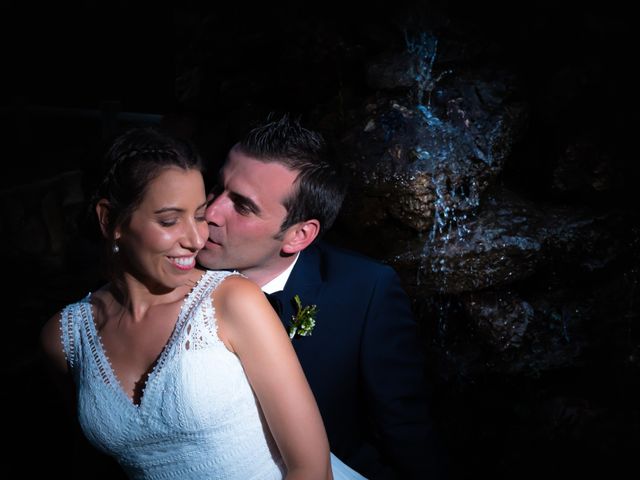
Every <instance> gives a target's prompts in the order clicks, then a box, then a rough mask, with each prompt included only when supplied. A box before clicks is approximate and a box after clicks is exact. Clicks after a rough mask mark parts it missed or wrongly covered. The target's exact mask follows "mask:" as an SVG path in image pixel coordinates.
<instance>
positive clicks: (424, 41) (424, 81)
mask: <svg viewBox="0 0 640 480" xmlns="http://www.w3.org/2000/svg"><path fill="white" fill-rule="evenodd" d="M404 41H405V44H406V46H407V51H408V52H409V53H410V54H411V55H412V56H413V58H414V59H415V70H414V71H415V75H414V80H415V82H416V88H415V90H414V92H413V100H414V101H415V103H416V104H418V105H421V104H423V103H424V97H425V92H426V95H427V101H426V105H427V106H428V107H430V106H431V92H432V91H433V90H434V89H435V87H436V83H437V82H439V81H440V79H441V78H442V77H443V76H444V75H446V74H448V73H451V71H450V70H446V71H444V72H442V73H441V74H440V75H438V76H434V75H433V64H434V62H435V60H436V56H437V53H438V39H437V38H436V37H435V36H434V35H432V34H430V33H429V32H425V31H423V32H420V33H418V34H417V35H415V36H412V35H411V34H409V33H408V32H407V31H406V30H405V31H404Z"/></svg>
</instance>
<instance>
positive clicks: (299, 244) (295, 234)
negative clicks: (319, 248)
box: [282, 218, 320, 254]
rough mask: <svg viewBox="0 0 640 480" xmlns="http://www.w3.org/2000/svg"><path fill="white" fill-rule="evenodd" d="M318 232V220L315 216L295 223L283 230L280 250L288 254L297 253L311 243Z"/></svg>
mask: <svg viewBox="0 0 640 480" xmlns="http://www.w3.org/2000/svg"><path fill="white" fill-rule="evenodd" d="M319 233H320V222H319V221H318V220H316V219H315V218H314V219H311V220H305V221H304V222H300V223H296V224H295V225H292V226H291V227H289V229H287V231H286V232H285V234H284V239H283V243H282V251H283V252H284V253H288V254H293V253H298V252H300V251H302V250H304V249H305V248H307V247H308V246H309V245H311V242H313V241H314V240H315V239H316V237H317V236H318V234H319Z"/></svg>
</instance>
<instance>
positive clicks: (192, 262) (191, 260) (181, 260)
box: [168, 255, 196, 270]
mask: <svg viewBox="0 0 640 480" xmlns="http://www.w3.org/2000/svg"><path fill="white" fill-rule="evenodd" d="M168 258H169V261H170V262H171V263H172V264H173V266H174V267H176V268H178V269H179V270H191V269H192V268H194V267H195V266H196V257H195V255H190V256H188V257H168Z"/></svg>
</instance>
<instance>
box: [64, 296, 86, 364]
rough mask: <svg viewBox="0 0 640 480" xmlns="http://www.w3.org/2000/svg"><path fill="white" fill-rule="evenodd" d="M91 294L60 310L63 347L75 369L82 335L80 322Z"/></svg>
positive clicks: (69, 362)
mask: <svg viewBox="0 0 640 480" xmlns="http://www.w3.org/2000/svg"><path fill="white" fill-rule="evenodd" d="M90 297H91V294H89V295H87V296H86V297H85V298H84V299H83V300H82V301H80V302H76V303H71V304H69V305H67V306H66V307H64V308H63V309H62V312H60V334H61V339H62V348H63V350H64V354H65V356H66V358H67V363H68V364H69V368H71V369H72V370H73V368H74V367H75V365H76V364H77V362H76V359H77V354H78V352H77V347H78V342H79V338H80V337H79V336H80V323H81V321H82V318H83V311H84V310H83V309H85V308H87V306H88V302H89V298H90Z"/></svg>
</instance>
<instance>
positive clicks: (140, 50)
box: [0, 0, 640, 478]
mask: <svg viewBox="0 0 640 480" xmlns="http://www.w3.org/2000/svg"><path fill="white" fill-rule="evenodd" d="M61 3H62V2H29V1H20V2H18V1H8V2H3V3H2V6H0V53H1V57H0V61H1V62H2V79H1V80H0V82H1V85H2V86H1V93H0V131H2V137H1V138H2V145H3V147H4V148H3V152H4V153H3V154H2V160H1V162H2V163H1V165H2V172H3V173H2V180H1V182H0V190H2V191H4V192H7V191H13V190H12V189H15V188H19V187H21V186H24V185H30V184H34V183H37V182H38V181H41V180H42V181H45V180H47V179H50V178H52V177H55V176H56V175H57V174H60V173H62V172H67V171H70V170H74V169H80V170H81V171H83V172H84V173H85V174H87V175H86V176H90V174H91V173H92V172H94V170H95V169H96V168H97V162H98V160H97V158H98V157H97V153H98V152H99V150H100V148H101V146H102V144H103V141H104V140H106V139H107V138H108V137H109V135H110V134H112V133H113V132H114V131H115V130H116V129H118V128H119V127H121V126H124V123H125V122H118V121H117V120H115V118H116V117H115V116H114V115H115V114H116V113H117V112H133V113H139V114H150V116H147V117H141V116H137V117H131V118H135V121H134V123H135V122H136V121H139V122H142V123H144V122H147V121H150V122H152V123H155V122H159V121H160V118H161V117H162V118H164V120H163V121H171V122H176V123H175V124H176V125H178V126H179V128H184V129H186V130H187V131H189V132H191V135H192V136H193V137H194V139H196V140H197V141H198V142H199V143H200V145H201V147H202V149H203V152H204V153H205V154H206V156H207V159H208V161H210V163H211V164H212V165H213V164H216V162H219V161H220V160H221V159H222V157H223V155H224V153H225V152H226V149H227V148H228V146H229V145H230V144H231V142H233V141H234V140H235V139H236V138H237V135H238V134H239V132H241V131H242V130H243V129H244V128H246V127H247V125H249V124H250V123H251V121H253V120H254V119H257V118H261V117H263V116H264V115H265V114H266V113H267V112H269V111H292V112H294V113H297V114H300V115H301V116H302V117H303V119H306V120H308V121H309V122H310V123H311V124H313V123H314V122H318V121H319V119H320V118H321V116H322V113H326V112H328V111H331V108H332V102H334V101H335V97H336V92H338V91H340V92H341V93H342V94H343V95H344V101H345V102H346V103H347V104H349V105H351V106H357V105H359V102H361V101H362V99H364V98H366V97H367V96H368V95H371V94H373V93H374V92H373V91H372V90H371V88H370V87H369V86H368V85H367V82H366V80H365V68H366V64H367V62H368V61H369V60H370V59H371V58H374V57H375V56H376V55H378V54H380V53H383V52H385V51H386V50H387V49H388V48H389V47H390V46H391V45H394V44H397V43H398V37H399V36H401V29H400V27H399V24H400V19H403V18H405V19H406V14H407V12H413V14H414V17H415V18H416V21H418V20H419V21H422V22H424V24H425V25H428V26H430V27H432V28H433V29H434V31H435V32H436V33H437V34H438V35H441V36H442V37H443V38H455V40H456V41H457V42H462V43H465V42H466V44H467V45H468V49H469V51H473V52H474V57H473V58H475V59H476V60H475V61H477V62H485V63H486V64H487V65H496V66H497V65H499V66H501V67H506V68H507V69H508V70H510V71H511V72H514V73H515V74H516V75H517V78H518V82H519V86H520V88H521V91H522V95H523V96H524V98H525V99H526V100H527V101H528V102H529V103H530V104H531V106H532V110H531V117H530V120H529V126H528V134H527V138H525V139H524V141H523V142H522V144H521V145H520V146H519V149H520V154H522V152H523V151H525V155H524V156H525V157H526V158H528V159H530V161H529V162H520V163H517V164H513V165H512V166H507V169H506V175H507V176H508V177H510V178H511V179H512V186H514V187H517V188H519V190H520V192H521V193H522V194H524V195H527V196H529V197H530V198H534V199H535V198H541V197H544V196H546V195H547V194H548V191H546V190H545V187H544V186H543V185H544V184H545V183H544V181H542V180H544V179H545V177H546V176H548V171H549V169H548V166H549V164H550V163H551V162H552V158H553V155H551V154H550V152H554V151H555V149H556V148H558V147H559V146H560V145H562V144H563V141H564V140H565V139H566V138H568V137H572V136H586V137H590V138H597V139H598V144H599V145H601V146H604V147H605V148H606V149H607V150H608V151H610V152H613V154H614V156H615V159H616V162H618V163H617V167H618V168H619V169H620V171H622V172H628V177H629V178H631V179H637V178H638V166H637V160H636V159H635V158H634V156H632V155H631V152H632V139H633V135H634V133H635V132H634V131H633V130H632V128H633V127H632V125H633V124H634V122H633V121H632V118H633V117H632V116H633V115H634V114H635V111H634V109H633V105H632V104H631V101H632V99H633V98H634V97H635V88H634V87H635V85H634V83H635V80H636V78H637V77H636V76H635V75H634V74H632V73H631V72H632V70H633V67H634V62H635V61H636V59H637V54H636V53H635V52H634V51H633V49H632V42H631V39H632V36H633V35H632V28H633V20H632V16H631V15H630V14H629V12H628V11H626V10H624V9H622V7H621V5H620V4H621V2H599V3H596V4H593V5H588V6H587V5H582V4H580V3H578V2H575V3H571V2H558V1H556V2H551V1H543V2H528V3H521V2H511V3H507V2H504V3H502V2H500V3H499V2H495V1H493V2H473V3H472V2H455V1H438V2H425V1H422V2H421V1H394V2H383V1H371V2H366V3H365V2H347V1H345V2H335V1H329V2H311V3H305V2H278V3H276V4H270V3H268V2H263V3H260V4H258V5H250V4H244V3H242V2H240V3H238V2H236V3H233V4H223V5H212V4H211V2H204V1H188V2H167V1H162V2H152V1H146V0H145V1H140V2H128V1H101V0H84V1H71V2H64V4H61ZM194 72H196V73H194ZM34 112H35V113H34ZM338 123H339V122H338ZM337 127H339V125H338V126H337ZM337 127H336V128H337ZM538 180H540V181H538ZM631 184H632V183H631ZM629 185H630V184H626V185H623V186H622V188H621V189H620V190H619V192H618V194H616V195H609V196H606V197H602V198H596V199H595V200H594V199H593V198H592V197H589V198H580V195H579V194H578V195H577V196H576V197H575V198H572V199H569V201H573V202H580V201H584V202H605V203H612V204H613V203H618V202H620V203H625V204H631V203H633V202H634V201H635V195H636V193H635V192H636V190H635V189H634V188H631V187H630V186H629ZM28 192H29V190H27V193H26V194H25V195H29V193H28ZM25 198H27V197H25ZM5 208H7V209H10V208H12V207H11V205H9V206H8V207H5ZM7 212H10V210H4V211H3V215H4V216H5V218H6V216H7ZM2 225H5V224H3V223H0V226H2ZM26 231H27V232H28V230H26ZM1 232H2V235H3V236H5V239H3V242H4V243H3V250H4V251H3V257H5V260H4V263H5V265H6V266H7V270H6V272H7V277H8V278H7V279H6V280H5V283H8V284H9V286H8V287H5V288H4V292H3V302H4V304H5V305H9V309H8V313H9V314H8V315H7V316H6V317H5V325H6V337H5V341H6V342H7V346H6V348H5V349H4V350H5V356H4V357H3V369H4V374H5V375H4V376H5V378H6V380H5V386H4V388H3V393H2V400H3V403H4V404H6V405H7V407H6V408H5V413H6V415H7V416H8V418H7V425H8V426H10V427H11V428H10V429H9V430H8V432H9V433H10V437H11V438H7V440H8V441H10V442H12V448H10V449H9V451H8V452H9V454H8V457H7V459H8V461H9V465H15V468H22V469H23V471H24V472H25V473H26V474H25V475H24V476H28V473H29V472H31V471H37V470H38V469H41V468H44V469H50V470H51V472H57V473H60V474H68V473H69V471H70V469H69V465H68V463H67V460H69V459H71V458H73V457H74V455H76V454H77V453H74V448H76V447H75V446H73V445H72V443H71V441H70V440H69V435H68V433H69V432H68V429H67V427H66V426H65V425H66V422H65V420H64V417H63V416H62V415H61V414H59V413H58V412H59V407H60V405H59V402H58V400H57V399H56V398H55V396H54V395H53V394H52V392H51V390H50V389H47V388H46V387H43V385H45V384H46V381H45V379H44V375H43V372H42V370H41V369H40V368H39V366H38V356H37V352H36V344H37V340H36V339H37V332H38V331H39V328H40V326H41V325H42V323H43V322H44V321H45V320H46V318H48V316H49V315H51V314H52V313H53V312H55V311H56V310H57V309H58V308H60V307H61V306H62V305H64V304H65V303H67V302H68V301H72V300H76V299H77V298H78V297H79V296H81V295H83V294H84V293H86V292H87V291H89V290H90V289H91V288H93V286H94V285H95V283H96V282H97V280H98V274H97V271H96V268H95V266H94V265H92V264H90V263H87V262H86V259H87V258H89V257H88V255H90V254H91V253H92V250H91V245H84V244H79V245H77V246H76V248H75V252H74V254H73V255H71V256H69V255H67V256H64V257H59V256H57V257H56V256H55V255H54V256H52V257H51V256H46V255H40V256H36V255H31V256H28V255H20V254H19V253H20V252H18V253H16V250H15V245H17V244H20V243H21V242H28V241H31V240H30V239H29V238H19V237H17V236H15V230H12V229H10V228H8V227H6V225H5V226H4V227H3V229H2V230H1ZM12 235H14V237H13V238H9V239H7V238H6V237H7V236H12ZM12 242H13V243H12ZM12 245H13V247H12ZM12 248H13V250H12ZM56 262H57V263H56ZM61 262H63V263H61ZM611 355H613V356H615V352H611ZM633 371H636V370H633ZM625 374H628V372H627V371H623V370H618V371H617V372H614V373H612V372H611V370H610V369H603V370H602V371H598V370H597V369H595V370H593V371H592V372H590V373H589V374H585V373H584V372H582V373H581V375H593V387H592V388H593V389H594V390H595V391H596V393H595V397H598V396H599V395H600V396H603V397H604V396H605V393H604V392H600V393H599V392H598V389H602V388H606V389H613V390H616V389H617V391H616V392H615V395H614V397H613V398H615V399H616V400H615V401H619V402H620V403H621V408H620V416H622V415H623V413H622V412H625V413H624V415H626V414H627V413H626V412H628V411H630V410H631V411H632V412H634V413H633V415H635V416H633V415H632V416H631V417H629V420H628V422H629V423H628V425H629V428H628V429H624V428H622V429H621V428H620V425H624V424H626V423H625V422H626V421H627V420H625V419H623V420H620V419H614V420H612V421H611V425H610V426H607V425H605V426H602V425H600V428H601V432H595V433H594V432H586V433H585V435H586V434H589V435H591V436H593V435H601V436H602V437H606V438H605V439H604V440H603V441H604V442H605V443H606V442H609V443H610V444H611V445H613V447H612V449H610V450H613V449H617V450H619V451H620V455H619V456H616V455H610V456H608V457H607V458H605V459H603V461H602V462H597V463H593V462H591V463H587V464H586V465H594V464H595V465H597V466H598V468H597V469H594V470H592V471H589V470H590V469H589V468H585V467H584V464H582V465H583V466H582V467H581V462H583V461H584V458H583V455H586V456H588V455H590V454H593V452H594V451H595V452H599V451H600V450H598V449H592V450H590V449H589V446H590V445H589V443H588V442H581V441H580V438H579V436H580V431H579V430H576V429H574V428H570V426H571V421H572V420H571V415H572V412H571V411H567V412H563V413H562V414H560V415H559V417H558V422H559V424H560V427H561V428H562V425H563V424H562V422H565V424H564V425H566V428H568V429H570V430H571V435H576V436H577V437H576V438H574V439H573V440H574V441H575V442H574V443H571V438H570V436H564V437H561V438H562V442H558V443H557V445H556V447H557V449H556V450H555V452H554V454H552V455H549V452H548V448H545V446H544V445H543V444H544V442H545V441H546V440H545V438H544V437H540V436H539V433H540V432H539V431H537V432H536V434H537V435H538V436H536V437H535V438H529V439H528V440H527V432H526V431H523V432H519V434H518V435H517V436H516V438H518V439H519V441H520V442H521V443H520V445H518V444H515V445H514V444H510V445H509V444H508V442H507V441H505V440H504V439H502V441H497V440H496V438H495V436H498V437H499V436H500V431H501V429H502V427H503V425H492V429H490V430H488V431H491V435H489V434H488V433H487V436H486V437H485V436H483V432H482V431H481V430H482V429H483V428H486V427H487V424H485V423H484V420H482V419H480V418H478V420H477V421H476V422H475V423H470V424H469V425H468V428H469V438H471V439H472V442H468V441H462V440H460V439H458V440H459V444H458V445H454V447H457V448H454V449H453V451H454V458H453V461H454V462H456V463H457V465H458V471H459V472H460V476H461V477H464V478H470V477H471V476H472V475H473V476H475V475H481V474H483V473H484V474H490V475H493V476H494V477H496V478H501V475H505V478H506V474H505V472H508V473H510V474H511V475H514V476H515V475H518V476H520V477H521V478H522V477H527V478H528V477H529V476H531V477H532V476H533V473H535V474H536V475H538V474H540V475H542V474H544V473H545V472H546V473H548V475H549V476H556V475H557V476H559V477H564V476H573V474H575V473H579V474H580V475H582V476H586V475H588V474H589V473H593V474H595V473H598V474H606V472H608V471H611V472H614V471H619V470H621V469H622V468H624V467H625V466H627V465H629V464H630V463H631V461H630V460H629V456H630V452H633V451H637V448H638V446H640V444H638V433H637V429H636V428H637V424H638V410H637V408H636V409H632V408H630V406H629V404H628V402H629V403H630V402H632V401H634V400H636V399H637V398H638V395H637V385H636V384H629V383H628V381H627V380H625V382H619V381H618V379H619V377H618V376H624V375H625ZM552 381H553V380H552ZM557 381H558V382H566V381H567V378H566V377H564V376H562V375H560V376H559V378H558V380H557ZM579 381H580V385H584V384H588V383H589V381H590V379H589V378H581V379H579ZM577 382H578V380H576V383H577ZM511 387H512V388H513V389H514V390H515V391H517V392H518V393H517V396H518V397H526V396H535V395H540V391H539V390H530V388H531V383H527V382H523V383H522V384H519V383H518V382H514V384H513V385H511ZM475 388H476V390H475V391H476V392H477V391H478V390H481V391H482V392H483V396H482V399H483V402H485V403H486V405H491V402H490V401H489V400H487V399H488V398H490V397H491V396H492V395H493V396H495V397H496V401H495V403H494V405H496V408H498V407H497V406H500V405H502V403H501V401H500V400H499V397H500V396H501V395H503V389H504V385H503V384H500V386H499V388H498V387H496V385H494V384H492V383H491V381H487V382H486V384H484V385H476V386H475ZM581 388H582V387H581ZM470 401H471V400H470ZM609 401H610V400H609ZM460 406H461V408H469V406H468V404H466V403H465V402H464V401H460ZM614 406H615V405H614ZM470 408H473V406H471V407H470ZM549 408H552V407H551V406H550V407H549ZM476 413H477V415H478V416H482V415H484V414H485V413H486V415H487V416H488V418H490V419H493V420H494V421H498V422H504V430H505V431H507V430H508V429H509V428H508V427H507V426H508V425H509V423H510V422H515V423H518V422H520V423H519V425H527V422H521V418H523V417H527V416H528V412H525V411H519V412H517V415H519V418H513V417H509V416H508V415H503V416H500V415H499V414H498V413H497V412H483V411H480V410H479V411H477V412H476ZM529 413H530V412H529ZM536 413H537V412H536ZM511 414H513V412H511ZM463 418H468V416H467V415H463ZM528 418H529V421H530V422H534V421H535V419H531V418H530V417H528ZM445 427H446V426H445ZM464 428H465V427H464V426H460V425H456V426H455V429H454V430H456V431H461V430H463V429H464ZM496 432H497V433H496ZM556 438H557V437H556ZM485 440H486V442H485ZM583 447H586V448H584V449H583V450H581V449H582V448H583ZM537 449H538V450H539V451H540V452H544V453H543V454H542V453H541V454H540V457H539V463H537V464H535V460H536V459H537V457H538V455H537ZM610 450H607V451H608V452H610ZM18 452H20V453H22V454H24V455H29V454H30V455H31V460H27V461H26V462H24V461H22V462H20V463H18V462H16V461H15V459H14V458H12V457H13V456H14V455H17V453H18ZM79 454H80V455H81V456H86V459H87V462H89V461H93V460H94V459H95V458H94V457H93V454H92V453H91V452H90V451H86V450H80V453H79ZM519 458H522V459H523V460H522V462H521V463H520V464H519V461H518V459H519ZM107 465H108V464H107ZM7 468H8V467H7ZM100 468H101V473H100V474H101V475H103V478H108V477H109V476H110V475H111V470H109V468H110V467H107V466H105V467H100ZM520 468H522V470H519V469H520ZM526 469H529V471H526ZM609 469H611V470H609ZM72 470H74V469H72ZM76 470H81V469H78V468H76V469H75V470H74V471H73V472H71V474H72V475H76V476H74V477H73V478H81V477H83V475H82V473H74V472H75V471H76ZM21 476H22V475H21ZM91 476H92V477H93V475H91Z"/></svg>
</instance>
